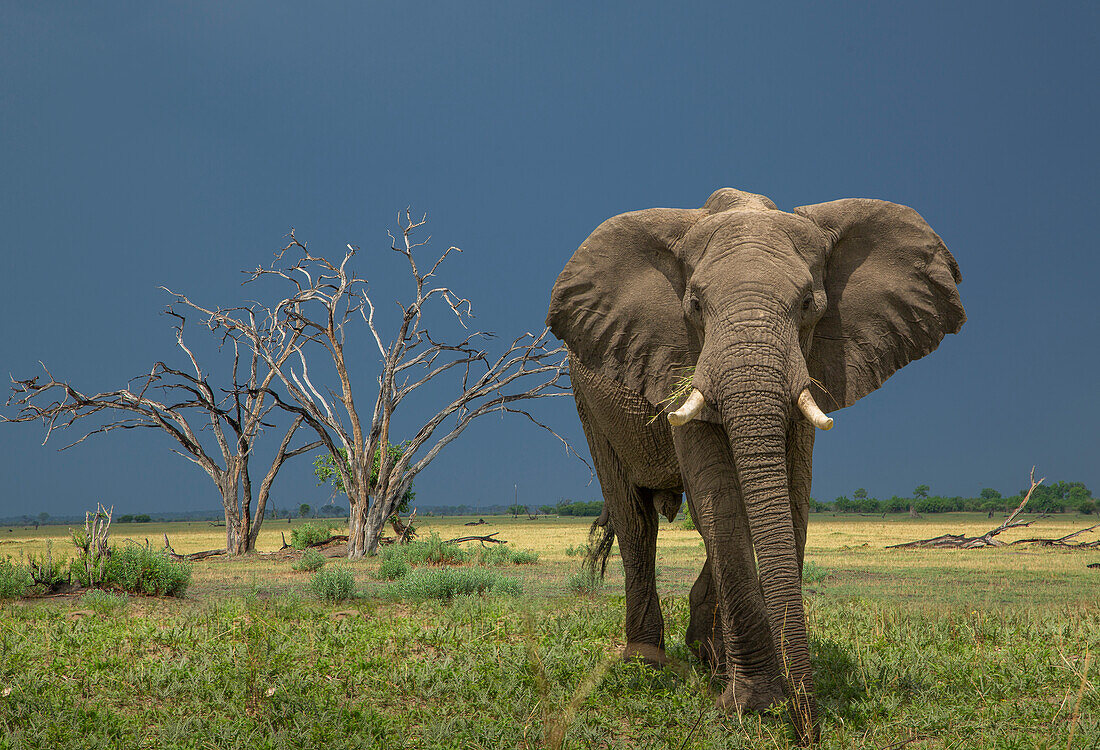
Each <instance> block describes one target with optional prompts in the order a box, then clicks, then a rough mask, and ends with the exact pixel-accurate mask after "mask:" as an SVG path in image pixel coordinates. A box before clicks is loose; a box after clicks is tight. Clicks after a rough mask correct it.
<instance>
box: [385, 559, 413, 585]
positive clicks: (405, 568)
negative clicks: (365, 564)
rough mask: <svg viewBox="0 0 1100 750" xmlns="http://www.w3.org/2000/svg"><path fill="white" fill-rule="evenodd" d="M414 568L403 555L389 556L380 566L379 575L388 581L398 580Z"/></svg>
mask: <svg viewBox="0 0 1100 750" xmlns="http://www.w3.org/2000/svg"><path fill="white" fill-rule="evenodd" d="M410 570H412V567H411V566H410V565H409V563H408V562H407V561H406V560H405V559H404V558H401V557H389V558H385V559H383V560H382V564H381V565H379V566H378V577H379V578H382V579H384V580H387V581H396V580H397V579H398V578H404V577H405V576H406V575H407V574H408V572H409V571H410Z"/></svg>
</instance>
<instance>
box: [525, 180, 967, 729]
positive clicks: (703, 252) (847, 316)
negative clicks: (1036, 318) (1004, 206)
mask: <svg viewBox="0 0 1100 750" xmlns="http://www.w3.org/2000/svg"><path fill="white" fill-rule="evenodd" d="M961 278H962V277H961V275H960V273H959V267H958V264H957V263H956V261H955V258H954V257H953V256H952V254H951V253H950V252H949V251H948V249H947V247H946V246H945V245H944V243H943V241H942V240H941V239H940V237H939V236H938V235H937V234H936V233H935V232H934V231H933V230H932V228H931V227H930V226H929V225H928V224H927V223H926V222H925V221H924V219H923V218H922V217H921V216H920V215H919V214H918V213H917V212H916V211H915V210H913V209H912V208H909V207H907V206H903V205H899V204H896V203H890V202H888V201H884V200H873V199H865V198H849V199H842V200H835V201H831V202H827V203H818V204H815V205H808V206H802V207H800V208H795V209H794V210H793V211H791V212H786V211H781V210H779V209H778V208H777V207H776V205H775V203H773V202H772V201H771V200H770V199H769V198H767V197H765V196H763V195H757V194H754V193H748V192H743V191H740V190H735V189H733V188H722V189H720V190H717V191H716V192H714V193H713V194H712V195H711V196H710V198H708V199H707V201H706V203H705V204H704V205H703V207H702V208H697V209H674V208H650V209H646V210H641V211H633V212H630V213H624V214H620V215H618V216H614V217H612V218H610V219H608V220H607V221H605V222H603V223H602V224H600V225H599V227H597V228H596V229H595V231H593V232H592V234H591V235H590V236H589V237H588V239H586V240H585V241H584V242H583V243H582V244H581V246H580V247H579V248H578V249H577V251H576V252H575V253H574V254H573V256H572V258H571V259H570V260H569V261H568V262H567V263H566V265H565V268H564V270H563V271H562V272H561V274H560V275H559V276H558V279H557V282H556V283H555V284H554V288H553V291H552V293H551V301H550V308H549V312H548V315H547V320H546V324H547V325H548V326H549V327H550V329H551V330H552V331H553V333H554V335H556V336H557V337H558V338H559V339H561V340H562V341H563V342H564V343H565V347H566V351H567V357H568V360H569V370H570V379H571V381H572V388H573V395H574V400H575V402H576V407H577V413H578V415H579V417H580V421H581V425H582V427H583V428H584V433H585V436H586V438H587V441H588V446H589V449H590V452H591V456H592V459H593V464H594V467H595V471H596V477H597V479H598V480H599V484H600V488H601V491H602V493H603V497H604V501H605V514H606V520H607V530H606V536H605V537H604V540H603V541H604V543H603V544H602V545H597V546H599V547H600V549H601V550H602V555H603V560H602V561H603V564H604V565H606V559H607V557H606V556H607V553H608V552H609V551H610V544H611V542H610V539H611V538H612V536H611V535H614V537H617V539H618V543H619V551H620V554H621V557H622V562H623V569H624V574H625V587H626V620H625V629H626V647H625V648H624V650H623V656H624V657H627V658H631V657H634V658H641V659H643V660H645V661H647V662H649V663H651V664H660V663H663V662H664V661H666V657H665V654H664V622H663V619H662V615H661V607H660V602H659V599H658V594H657V587H656V579H655V557H656V543H657V528H658V513H662V514H664V515H665V516H666V517H667V518H668V519H669V520H673V519H674V518H675V516H676V513H677V512H678V510H679V508H680V506H681V502H682V495H686V497H687V503H688V509H689V511H690V513H691V516H692V518H693V520H694V523H695V526H696V528H697V529H698V530H699V533H700V534H701V536H702V538H703V542H704V546H705V548H706V562H705V564H704V565H703V569H702V571H701V572H700V574H699V577H698V579H697V580H696V581H695V583H694V585H693V586H692V589H691V592H690V595H689V603H690V612H691V613H690V624H689V628H688V632H687V638H688V641H689V645H690V646H692V648H693V650H694V651H695V653H696V654H697V655H698V656H700V657H701V658H703V659H705V660H707V661H709V662H711V664H712V665H713V666H714V667H715V668H718V669H720V671H721V673H722V674H723V675H724V677H725V679H726V684H725V688H724V690H723V692H722V694H721V695H720V696H719V698H718V700H717V704H718V705H719V706H720V707H723V708H728V709H731V710H737V711H739V712H740V711H761V710H765V709H767V708H769V707H772V706H778V705H780V704H783V703H784V702H786V705H787V707H788V711H789V713H790V717H791V721H792V723H793V724H794V727H795V731H796V734H797V736H798V738H799V740H800V741H801V742H803V743H806V742H810V741H812V739H813V738H815V737H817V736H819V732H820V728H819V722H818V712H817V705H816V699H815V696H814V688H813V677H812V670H811V663H810V653H809V641H808V635H807V631H806V620H805V614H804V609H803V600H802V563H803V556H804V551H805V546H806V527H807V522H808V516H809V499H810V479H811V469H812V454H813V444H814V436H815V431H816V430H817V429H821V430H828V429H829V428H830V427H832V424H833V420H832V417H829V416H827V413H828V412H833V411H835V410H837V409H841V408H844V407H846V406H849V405H851V404H852V403H854V402H855V401H857V400H858V399H860V398H862V397H863V396H865V395H867V394H868V393H870V392H871V391H874V390H875V389H877V388H878V387H879V386H880V385H882V383H883V382H884V381H885V380H886V379H887V378H889V377H890V375H892V374H893V373H894V372H895V371H896V370H897V369H898V368H900V367H902V366H903V365H905V364H907V363H909V362H911V361H913V360H915V359H919V358H920V357H923V356H925V355H927V354H929V353H930V352H932V351H933V350H934V349H935V348H936V347H937V346H938V345H939V343H940V341H941V340H942V339H943V337H944V336H945V335H946V334H948V333H957V332H958V331H959V330H960V328H961V327H962V324H963V323H964V322H965V320H966V313H965V311H964V310H963V307H962V303H961V301H960V299H959V294H958V290H957V288H956V284H958V283H959V282H960V281H961ZM819 405H820V406H819Z"/></svg>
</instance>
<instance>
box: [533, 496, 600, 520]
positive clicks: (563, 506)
mask: <svg viewBox="0 0 1100 750" xmlns="http://www.w3.org/2000/svg"><path fill="white" fill-rule="evenodd" d="M539 511H541V512H542V513H547V514H557V515H559V516H598V515H600V514H601V513H603V500H594V501H592V502H590V503H585V502H574V501H571V500H562V501H561V502H559V503H558V504H557V505H543V506H541V507H539Z"/></svg>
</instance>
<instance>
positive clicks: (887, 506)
mask: <svg viewBox="0 0 1100 750" xmlns="http://www.w3.org/2000/svg"><path fill="white" fill-rule="evenodd" d="M930 492H931V488H930V487H929V486H928V485H927V484H921V485H918V486H917V487H915V488H914V489H913V495H912V497H898V496H897V495H894V496H893V497H891V498H889V499H888V500H879V499H877V498H873V497H868V495H867V490H865V489H863V488H862V487H861V488H860V489H857V490H856V491H855V492H853V493H852V496H851V497H848V496H847V495H841V496H840V497H838V498H836V499H835V500H833V501H832V502H831V503H823V502H819V501H817V500H812V499H811V500H810V510H811V511H814V512H818V513H822V512H831V513H906V512H909V511H910V510H912V511H913V512H915V513H921V514H924V513H957V512H972V513H973V512H983V513H1007V512H1008V511H1011V510H1013V509H1014V508H1015V507H1016V506H1017V505H1019V504H1020V501H1021V500H1023V498H1024V495H1025V494H1026V490H1022V491H1020V492H1017V493H1016V494H1015V495H1010V496H1008V497H1004V496H1002V495H1001V493H1000V492H998V491H997V490H995V489H993V488H992V487H986V488H984V489H982V491H981V492H980V493H979V494H978V496H977V497H962V496H959V495H956V496H953V497H945V496H942V495H932V494H929V493H930ZM1024 511H1025V512H1027V513H1083V514H1085V515H1092V514H1094V513H1100V501H1097V500H1096V499H1095V498H1094V497H1093V496H1092V491H1091V490H1089V488H1088V487H1086V486H1085V485H1084V484H1083V483H1081V482H1063V481H1059V482H1051V483H1050V484H1046V483H1043V484H1041V485H1039V486H1038V487H1036V488H1035V491H1034V492H1032V493H1031V499H1030V500H1029V501H1028V503H1027V507H1025V508H1024Z"/></svg>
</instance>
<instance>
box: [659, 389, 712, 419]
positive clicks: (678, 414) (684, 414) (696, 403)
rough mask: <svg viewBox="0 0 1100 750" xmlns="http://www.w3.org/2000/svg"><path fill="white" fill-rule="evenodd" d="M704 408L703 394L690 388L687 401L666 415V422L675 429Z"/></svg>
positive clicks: (693, 417)
mask: <svg viewBox="0 0 1100 750" xmlns="http://www.w3.org/2000/svg"><path fill="white" fill-rule="evenodd" d="M704 406H706V401H704V400H703V394H702V393H700V392H699V390H698V389H697V388H692V389H691V395H690V396H688V399H687V401H685V402H684V405H683V406H681V407H680V408H679V409H677V410H676V411H674V412H671V413H670V414H669V415H668V421H669V422H671V423H672V424H674V425H676V426H677V427H679V426H680V425H682V424H687V423H688V422H690V421H691V420H693V419H695V417H697V416H698V415H699V412H701V411H702V410H703V407H704Z"/></svg>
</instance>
